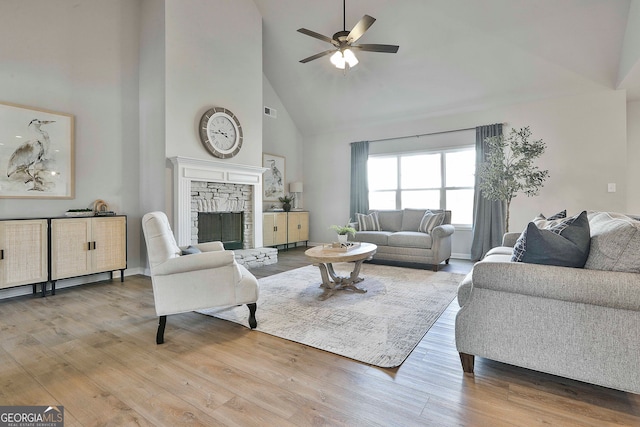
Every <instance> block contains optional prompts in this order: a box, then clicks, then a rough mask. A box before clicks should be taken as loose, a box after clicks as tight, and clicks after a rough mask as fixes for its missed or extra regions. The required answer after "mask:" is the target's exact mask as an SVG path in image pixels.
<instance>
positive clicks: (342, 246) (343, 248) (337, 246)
mask: <svg viewBox="0 0 640 427" xmlns="http://www.w3.org/2000/svg"><path fill="white" fill-rule="evenodd" d="M359 247H360V242H347V243H338V242H333V243H325V244H324V245H322V250H323V251H329V252H349V251H351V250H353V249H356V248H359Z"/></svg>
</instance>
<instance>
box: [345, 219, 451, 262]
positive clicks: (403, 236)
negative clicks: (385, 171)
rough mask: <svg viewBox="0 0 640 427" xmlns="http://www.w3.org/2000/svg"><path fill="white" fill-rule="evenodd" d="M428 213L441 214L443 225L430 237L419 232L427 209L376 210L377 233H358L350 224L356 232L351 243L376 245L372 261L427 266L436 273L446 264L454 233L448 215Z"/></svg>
mask: <svg viewBox="0 0 640 427" xmlns="http://www.w3.org/2000/svg"><path fill="white" fill-rule="evenodd" d="M429 210H430V211H431V212H433V213H444V220H443V223H442V224H441V225H438V226H436V227H434V228H433V229H432V230H431V232H430V233H425V232H421V231H419V227H420V223H421V221H422V219H423V217H424V215H425V212H426V211H427V209H402V210H379V211H376V212H377V215H378V220H379V225H380V230H372V231H361V230H359V228H358V223H357V222H356V223H351V225H352V226H353V227H354V228H356V230H358V231H357V233H356V235H355V236H352V237H350V239H351V240H352V241H355V242H366V243H374V244H376V245H377V246H378V251H377V252H376V254H375V256H374V259H375V260H385V261H399V262H407V263H419V264H429V265H432V266H433V270H434V271H437V270H438V265H439V264H440V263H442V262H443V261H444V262H445V263H447V264H448V263H449V258H451V235H452V234H453V232H454V231H455V229H454V227H453V225H451V211H443V210H441V209H429ZM371 212H373V211H370V212H368V213H369V214H370V213H371Z"/></svg>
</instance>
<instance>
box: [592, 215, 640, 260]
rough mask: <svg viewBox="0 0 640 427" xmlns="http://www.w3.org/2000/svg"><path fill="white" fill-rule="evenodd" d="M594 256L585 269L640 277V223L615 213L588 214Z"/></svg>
mask: <svg viewBox="0 0 640 427" xmlns="http://www.w3.org/2000/svg"><path fill="white" fill-rule="evenodd" d="M589 225H590V227H591V252H590V253H589V258H587V263H586V264H585V268H589V269H592V270H608V271H624V272H629V273H640V255H638V254H640V221H637V220H635V219H633V218H630V217H629V216H627V215H623V214H619V213H613V212H589Z"/></svg>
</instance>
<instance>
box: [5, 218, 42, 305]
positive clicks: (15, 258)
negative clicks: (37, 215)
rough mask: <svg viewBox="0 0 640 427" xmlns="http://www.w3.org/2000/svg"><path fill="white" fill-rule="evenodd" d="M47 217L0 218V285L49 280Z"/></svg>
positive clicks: (6, 285)
mask: <svg viewBox="0 0 640 427" xmlns="http://www.w3.org/2000/svg"><path fill="white" fill-rule="evenodd" d="M47 230H48V221H47V220H46V219H32V220H3V221H0V289H4V288H11V287H14V286H20V285H29V284H33V285H34V287H33V289H34V293H35V284H37V283H42V284H43V285H42V286H43V289H44V283H46V282H47V280H48V257H47V241H48V240H47Z"/></svg>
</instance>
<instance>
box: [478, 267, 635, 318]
mask: <svg viewBox="0 0 640 427" xmlns="http://www.w3.org/2000/svg"><path fill="white" fill-rule="evenodd" d="M472 282H473V288H478V289H488V290H492V291H498V292H509V293H515V294H521V295H528V296H533V297H539V298H550V299H556V300H561V301H569V302H576V303H583V304H591V305H598V306H603V307H611V308H621V309H625V310H634V311H640V274H638V273H623V272H618V271H602V270H588V269H583V268H571V267H556V266H549V265H540V264H528V263H523V262H485V261H482V262H478V263H476V264H475V265H474V267H473V272H472ZM470 299H471V300H472V299H473V291H471V298H470Z"/></svg>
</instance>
